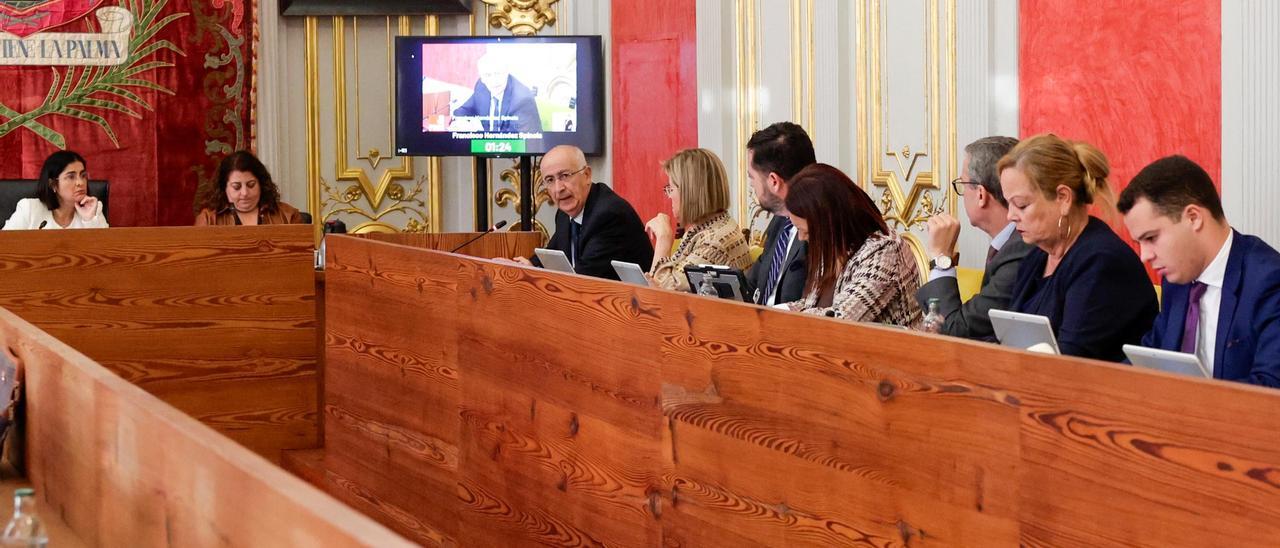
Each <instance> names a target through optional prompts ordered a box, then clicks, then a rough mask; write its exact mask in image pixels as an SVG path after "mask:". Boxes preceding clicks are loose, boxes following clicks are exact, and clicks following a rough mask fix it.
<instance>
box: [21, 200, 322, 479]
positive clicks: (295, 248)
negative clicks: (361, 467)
mask: <svg viewBox="0 0 1280 548" xmlns="http://www.w3.org/2000/svg"><path fill="white" fill-rule="evenodd" d="M0 250H2V251H0V307H4V308H8V309H9V310H11V311H13V312H14V313H15V314H17V315H18V316H20V317H22V318H23V319H25V320H27V321H29V322H31V323H33V324H35V325H36V326H38V327H40V328H41V329H43V330H44V331H46V332H48V333H49V334H51V335H53V336H54V337H56V338H57V339H59V340H61V341H63V342H65V343H67V344H68V345H70V346H71V347H72V348H75V349H76V350H78V351H80V352H81V353H83V354H85V355H87V356H89V357H90V358H91V359H93V360H95V361H96V362H98V363H100V364H102V365H104V366H106V367H107V368H108V369H109V370H111V371H112V372H114V373H116V374H118V375H120V376H121V377H123V378H124V379H125V380H128V381H130V382H132V383H134V384H136V385H138V386H140V387H142V388H143V389H145V390H146V391H148V392H150V393H152V394H155V395H156V396H157V397H159V398H160V399H162V400H164V401H165V402H167V403H169V404H171V405H173V406H174V407H177V408H178V409H179V410H181V411H182V412H184V413H186V414H188V415H191V416H192V417H195V418H196V419H198V420H200V421H201V422H204V423H205V424H208V425H209V426H212V427H213V428H214V429H215V430H217V431H219V432H221V433H223V434H225V435H227V436H229V437H230V438H232V439H234V440H235V441H238V442H240V443H242V444H244V445H245V446H246V447H249V448H250V449H252V450H253V451H255V452H257V453H259V454H261V455H263V456H264V457H266V458H268V459H270V460H273V461H277V460H278V459H279V453H280V451H281V450H283V449H298V448H306V447H315V446H316V445H317V444H318V440H317V429H318V427H317V424H316V405H317V404H316V398H317V396H316V343H315V341H316V297H315V296H316V289H315V288H316V285H315V276H314V274H313V272H314V269H313V264H314V258H313V251H312V250H313V247H312V234H311V229H310V227H308V226H301V225H294V226H260V227H194V228H193V227H180V228H112V229H105V230H71V231H63V230H57V231H52V230H51V231H18V232H3V233H0Z"/></svg>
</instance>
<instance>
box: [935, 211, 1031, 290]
mask: <svg viewBox="0 0 1280 548" xmlns="http://www.w3.org/2000/svg"><path fill="white" fill-rule="evenodd" d="M1016 227H1017V224H1016V223H1009V224H1007V225H1004V229H1002V230H1001V231H1000V232H998V233H997V234H996V236H995V237H994V238H992V239H991V247H992V249H995V250H996V251H997V252H998V251H1000V248H1002V247H1004V244H1007V243H1009V238H1012V237H1013V231H1014V229H1015V228H1016ZM954 277H956V267H955V266H952V267H951V268H948V269H946V270H942V269H940V268H935V269H932V270H930V271H929V281H931V282H932V281H934V280H936V279H938V278H954Z"/></svg>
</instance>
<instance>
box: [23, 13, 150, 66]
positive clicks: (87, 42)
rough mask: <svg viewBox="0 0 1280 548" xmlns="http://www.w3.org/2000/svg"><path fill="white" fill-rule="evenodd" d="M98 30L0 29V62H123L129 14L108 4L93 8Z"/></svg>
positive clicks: (38, 63)
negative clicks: (22, 33)
mask: <svg viewBox="0 0 1280 548" xmlns="http://www.w3.org/2000/svg"><path fill="white" fill-rule="evenodd" d="M94 15H95V16H97V18H98V25H99V28H101V29H102V32H99V33H94V32H41V33H38V34H33V35H31V36H28V37H26V38H18V37H17V36H14V35H12V34H9V33H7V32H0V65H95V66H110V65H119V64H121V63H124V62H125V60H126V59H127V58H128V57H129V31H130V30H132V29H133V14H132V13H130V12H129V10H127V9H124V8H121V7H118V6H108V7H105V8H102V9H99V10H98V11H96V12H94Z"/></svg>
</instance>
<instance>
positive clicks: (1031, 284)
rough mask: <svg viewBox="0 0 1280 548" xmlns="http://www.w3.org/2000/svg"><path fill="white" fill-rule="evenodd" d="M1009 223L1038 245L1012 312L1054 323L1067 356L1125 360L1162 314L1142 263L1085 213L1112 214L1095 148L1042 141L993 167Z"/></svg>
mask: <svg viewBox="0 0 1280 548" xmlns="http://www.w3.org/2000/svg"><path fill="white" fill-rule="evenodd" d="M996 171H997V172H998V173H999V174H1000V189H1001V190H1003V191H1004V197H1005V199H1006V200H1008V201H1009V220H1010V221H1012V222H1014V223H1016V228H1017V230H1018V233H1020V234H1022V239H1023V241H1025V242H1027V243H1029V244H1031V245H1033V246H1035V248H1034V249H1032V250H1031V252H1030V253H1028V254H1027V256H1026V257H1025V258H1023V259H1022V264H1021V265H1020V266H1019V268H1018V278H1017V281H1016V282H1015V283H1014V289H1013V298H1012V300H1011V301H1010V303H1009V308H1010V309H1012V310H1014V311H1017V312H1025V313H1028V314H1036V315H1040V316H1046V317H1048V318H1049V323H1050V324H1051V325H1052V326H1053V331H1054V336H1055V337H1056V338H1057V341H1058V348H1059V350H1061V351H1062V353H1063V354H1068V355H1072V356H1082V357H1086V358H1097V359H1101V360H1110V361H1121V360H1123V359H1124V352H1123V351H1122V350H1121V347H1122V346H1123V345H1125V344H1140V342H1141V341H1142V336H1143V335H1144V334H1146V332H1147V331H1148V330H1150V329H1151V324H1152V322H1153V321H1155V318H1156V313H1157V312H1158V308H1157V303H1156V292H1155V288H1154V287H1153V286H1152V285H1151V279H1150V278H1148V277H1147V271H1146V269H1145V268H1143V266H1142V261H1140V260H1139V259H1138V255H1137V254H1135V253H1134V252H1133V248H1131V247H1129V246H1128V244H1126V243H1124V240H1121V239H1120V237H1119V236H1117V235H1116V233H1115V232H1113V231H1112V230H1111V228H1110V227H1108V226H1107V224H1106V223H1104V222H1102V220H1100V219H1098V218H1096V217H1093V216H1090V215H1089V210H1088V207H1089V205H1090V204H1097V206H1098V208H1099V209H1100V210H1103V211H1106V212H1112V211H1115V196H1114V194H1113V193H1112V191H1111V188H1110V187H1109V186H1108V184H1107V176H1108V175H1110V173H1111V168H1110V166H1109V164H1108V162H1107V157H1106V156H1104V155H1103V154H1102V152H1101V151H1099V150H1098V149H1097V148H1095V147H1094V146H1093V145H1090V144H1088V143H1083V142H1078V141H1075V142H1073V141H1065V140H1063V139H1061V138H1059V137H1058V136H1056V135H1052V134H1044V135H1037V136H1035V137H1032V138H1030V139H1027V140H1025V141H1022V142H1021V143H1018V145H1017V146H1016V147H1014V148H1013V150H1011V151H1009V153H1008V154H1006V155H1005V157H1004V158H1001V159H1000V162H999V163H998V164H996Z"/></svg>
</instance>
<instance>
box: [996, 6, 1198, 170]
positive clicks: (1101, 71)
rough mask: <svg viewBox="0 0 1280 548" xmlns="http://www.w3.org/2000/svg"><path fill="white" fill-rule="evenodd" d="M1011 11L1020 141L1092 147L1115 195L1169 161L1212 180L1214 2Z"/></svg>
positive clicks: (1026, 8) (1045, 7) (1039, 7)
mask: <svg viewBox="0 0 1280 548" xmlns="http://www.w3.org/2000/svg"><path fill="white" fill-rule="evenodd" d="M1019 8H1020V9H1019V19H1020V21H1019V42H1020V46H1019V50H1018V56H1019V74H1018V78H1019V88H1020V113H1019V116H1020V119H1021V124H1020V125H1021V132H1022V135H1023V136H1024V137H1028V136H1031V135H1035V134H1038V133H1044V132H1053V133H1056V134H1057V135H1059V136H1061V137H1064V138H1068V139H1077V140H1084V141H1088V142H1090V143H1093V144H1094V145H1096V146H1098V148H1100V149H1101V150H1102V151H1103V153H1105V154H1106V155H1107V158H1108V159H1109V160H1110V161H1111V168H1112V180H1111V184H1112V188H1113V189H1115V191H1116V192H1117V194H1118V193H1119V191H1120V190H1121V189H1123V188H1124V186H1125V185H1127V184H1128V182H1129V180H1130V179H1131V178H1132V177H1133V176H1134V175H1135V174H1137V172H1138V170H1140V169H1142V167H1143V166H1145V165H1146V164H1148V163H1150V162H1151V161H1152V160H1155V159H1157V158H1160V157H1162V156H1167V155H1170V154H1182V155H1185V156H1187V157H1189V158H1191V159H1192V160H1195V161H1196V162H1198V163H1199V164H1200V165H1202V166H1204V168H1205V170H1207V171H1208V172H1209V174H1210V175H1212V176H1213V178H1214V180H1215V181H1217V180H1218V176H1219V173H1220V170H1221V163H1222V85H1221V80H1222V63H1221V59H1222V7H1221V0H1095V1H1092V2H1078V1H1074V0H1070V1H1068V0H1022V2H1021V4H1020V5H1019ZM1219 184H1221V183H1219Z"/></svg>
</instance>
